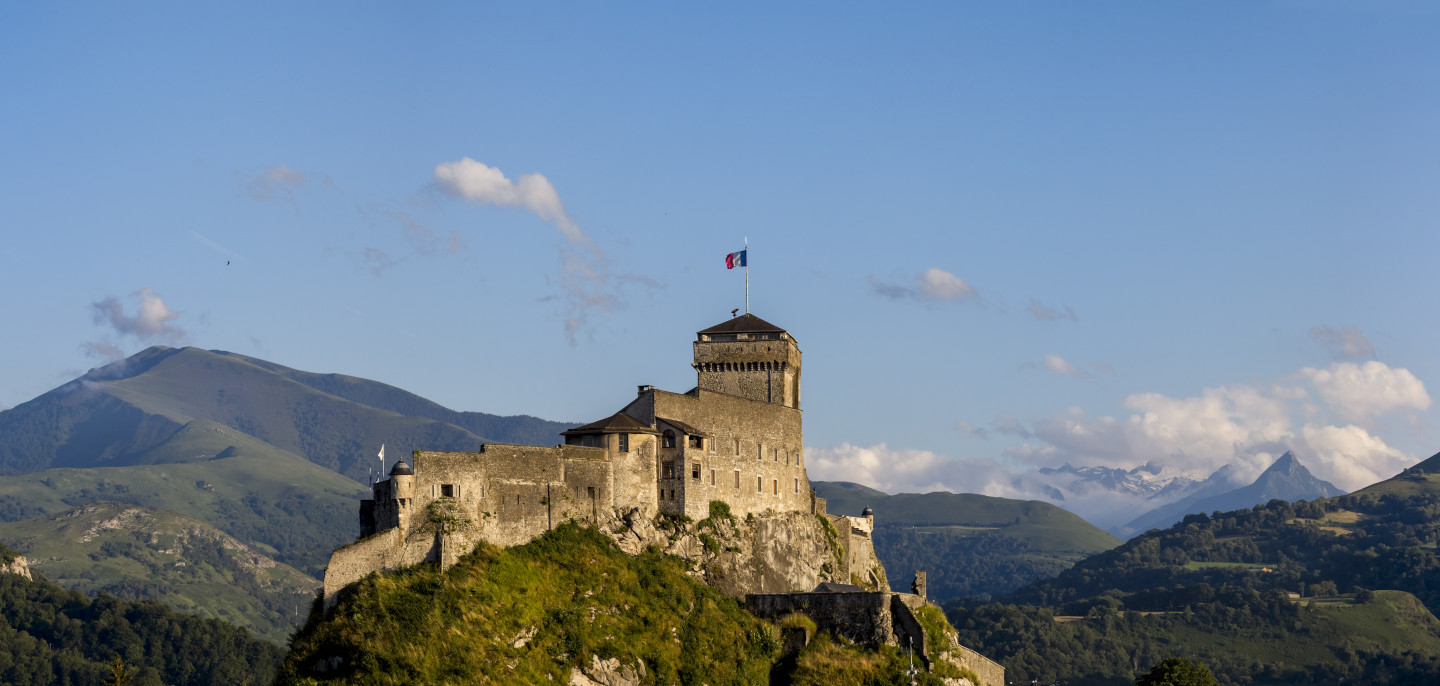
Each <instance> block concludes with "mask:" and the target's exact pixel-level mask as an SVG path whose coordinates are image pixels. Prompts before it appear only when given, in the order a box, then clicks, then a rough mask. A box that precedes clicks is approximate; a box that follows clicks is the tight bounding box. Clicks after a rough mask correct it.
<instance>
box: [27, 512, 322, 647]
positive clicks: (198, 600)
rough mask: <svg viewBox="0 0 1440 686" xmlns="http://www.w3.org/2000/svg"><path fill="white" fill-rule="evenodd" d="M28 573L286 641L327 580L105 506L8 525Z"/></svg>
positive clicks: (182, 521) (167, 519) (221, 539)
mask: <svg viewBox="0 0 1440 686" xmlns="http://www.w3.org/2000/svg"><path fill="white" fill-rule="evenodd" d="M4 533H5V538H6V539H7V543H10V544H12V545H14V546H15V547H16V548H18V549H20V550H21V551H22V552H24V553H25V555H26V557H27V558H28V559H29V560H31V570H32V571H33V572H38V573H40V574H43V575H44V576H45V577H46V578H47V579H49V580H50V581H52V582H54V583H55V584H57V585H59V586H62V587H64V588H67V589H71V590H76V591H81V592H83V593H87V594H91V595H93V594H95V593H96V592H99V591H105V592H108V593H110V594H111V595H115V596H118V597H125V598H135V599H139V598H148V599H153V600H157V601H159V602H161V603H163V604H165V605H167V606H169V607H171V608H174V609H176V610H180V611H183V612H189V613H192V614H197V615H200V616H203V617H209V618H212V619H223V620H226V621H228V622H230V623H232V624H236V625H239V626H242V627H245V628H246V629H249V630H251V631H253V632H255V633H256V634H258V635H260V636H263V637H264V638H266V639H268V640H270V641H271V642H273V643H276V644H284V643H285V641H286V640H288V639H289V637H290V634H291V633H292V632H293V631H294V630H295V628H296V626H297V625H298V624H299V623H300V622H301V621H302V618H301V617H299V616H297V612H298V610H300V609H303V608H305V607H307V606H308V605H309V602H310V599H311V598H312V597H313V595H314V592H315V589H316V588H318V587H319V586H320V581H319V580H318V579H315V578H313V577H310V576H307V575H305V574H303V573H301V572H299V571H297V570H295V569H294V568H292V567H289V566H287V565H282V564H277V563H275V562H274V561H273V560H271V559H270V558H269V557H267V556H265V555H264V554H263V553H260V552H259V551H255V550H253V549H247V548H246V547H245V546H243V545H242V544H241V543H240V542H239V541H236V540H235V539H233V538H231V537H229V536H227V535H225V534H224V533H221V532H220V531H218V530H216V529H215V528H213V527H211V526H209V525H208V524H205V523H203V522H200V521H197V520H194V519H190V518H188V517H182V516H180V515H177V514H174V513H171V512H165V511H163V510H149V509H145V508H140V507H137V506H133V505H121V504H117V503H101V504H95V505H89V506H85V507H83V508H80V509H77V510H74V511H71V512H69V513H66V514H64V515H62V516H60V517H57V518H55V519H49V518H45V519H32V520H26V521H23V522H12V523H7V524H5V525H4Z"/></svg>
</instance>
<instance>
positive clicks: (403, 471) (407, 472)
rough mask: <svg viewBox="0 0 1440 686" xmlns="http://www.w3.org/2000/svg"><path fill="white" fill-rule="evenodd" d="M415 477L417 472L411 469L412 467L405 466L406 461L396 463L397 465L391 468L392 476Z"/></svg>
mask: <svg viewBox="0 0 1440 686" xmlns="http://www.w3.org/2000/svg"><path fill="white" fill-rule="evenodd" d="M414 475H415V472H414V471H413V470H411V469H410V465H408V464H405V461H404V460H401V461H399V462H396V463H395V466H394V467H391V468H390V476H414Z"/></svg>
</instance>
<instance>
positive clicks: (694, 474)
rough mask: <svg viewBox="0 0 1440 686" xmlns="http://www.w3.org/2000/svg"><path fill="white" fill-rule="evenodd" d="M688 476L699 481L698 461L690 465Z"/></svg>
mask: <svg viewBox="0 0 1440 686" xmlns="http://www.w3.org/2000/svg"><path fill="white" fill-rule="evenodd" d="M690 478H692V479H694V480H696V481H699V480H700V463H699V462H696V463H695V464H692V465H690Z"/></svg>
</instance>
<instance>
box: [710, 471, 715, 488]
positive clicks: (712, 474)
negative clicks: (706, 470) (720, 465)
mask: <svg viewBox="0 0 1440 686" xmlns="http://www.w3.org/2000/svg"><path fill="white" fill-rule="evenodd" d="M710 485H711V486H714V485H715V470H713V469H712V470H710Z"/></svg>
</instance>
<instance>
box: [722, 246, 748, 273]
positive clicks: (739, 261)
mask: <svg viewBox="0 0 1440 686" xmlns="http://www.w3.org/2000/svg"><path fill="white" fill-rule="evenodd" d="M748 250H749V248H746V249H745V250H741V251H740V252H732V253H730V254H729V255H726V256H725V268H726V269H734V268H736V267H743V266H745V253H746V252H747V251H748Z"/></svg>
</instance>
